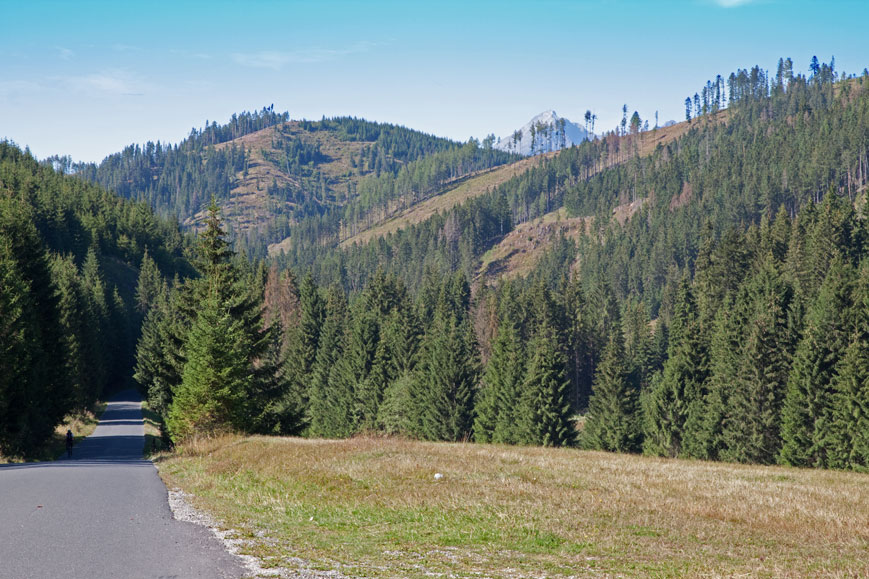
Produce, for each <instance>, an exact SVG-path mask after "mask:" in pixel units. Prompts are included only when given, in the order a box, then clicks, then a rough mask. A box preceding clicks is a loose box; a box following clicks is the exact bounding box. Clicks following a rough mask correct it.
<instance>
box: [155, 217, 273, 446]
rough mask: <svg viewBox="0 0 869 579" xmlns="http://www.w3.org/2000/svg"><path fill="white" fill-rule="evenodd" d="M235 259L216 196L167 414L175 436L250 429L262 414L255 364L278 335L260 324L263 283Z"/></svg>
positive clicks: (201, 247)
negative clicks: (192, 311)
mask: <svg viewBox="0 0 869 579" xmlns="http://www.w3.org/2000/svg"><path fill="white" fill-rule="evenodd" d="M233 258H234V254H233V252H232V250H231V249H230V248H229V245H228V243H227V242H226V240H225V232H224V231H223V229H222V227H221V219H220V215H219V209H218V207H217V204H216V203H215V202H214V200H212V203H211V206H210V207H209V210H208V218H207V220H206V228H205V230H204V231H203V232H202V233H201V234H200V236H199V243H198V253H197V259H196V261H195V264H196V266H197V269H198V270H199V272H200V274H201V275H202V277H201V278H200V279H198V280H196V281H195V283H194V285H193V291H192V294H193V296H194V297H195V300H196V314H195V318H194V321H193V323H192V326H191V329H190V332H189V334H188V336H187V339H186V341H185V344H184V353H185V357H186V361H185V364H184V368H183V371H182V375H181V383H180V385H178V386H177V388H176V390H175V392H174V393H173V400H172V403H171V405H170V408H169V414H168V417H167V427H168V428H169V431H170V433H171V435H172V437H173V439H176V440H178V439H184V438H187V437H189V436H191V435H192V434H194V433H197V432H206V433H207V432H209V431H217V430H222V429H235V430H250V429H251V428H253V427H254V426H255V424H254V417H255V416H257V415H259V414H260V413H261V411H262V409H261V408H255V407H254V405H255V403H256V401H257V400H258V399H259V398H258V396H256V392H258V391H259V390H260V389H261V388H263V384H261V383H259V380H261V379H262V376H261V374H260V373H259V372H258V371H257V365H258V363H259V362H260V361H261V360H262V359H263V357H264V356H265V355H266V354H267V352H268V350H269V347H270V345H271V343H272V341H273V340H272V335H271V334H270V333H269V332H268V331H266V330H265V329H264V324H263V321H262V283H259V282H258V281H257V280H256V279H255V278H254V277H253V275H251V274H253V273H254V272H252V271H247V272H245V271H243V270H241V269H240V265H239V264H238V263H237V262H235V261H234V259H233ZM245 274H247V275H246V276H245Z"/></svg>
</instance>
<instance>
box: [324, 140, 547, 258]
mask: <svg viewBox="0 0 869 579" xmlns="http://www.w3.org/2000/svg"><path fill="white" fill-rule="evenodd" d="M555 154H556V153H547V154H545V155H538V156H535V157H529V158H527V159H522V160H521V161H517V162H515V163H511V164H509V165H505V166H503V167H496V168H494V169H490V170H488V171H485V172H483V173H480V174H479V175H475V176H473V177H471V178H469V179H466V180H463V181H462V182H461V183H459V184H458V185H455V186H450V187H448V188H447V189H445V190H444V191H442V192H441V193H438V194H437V195H435V196H434V197H430V198H428V199H426V200H425V201H423V202H421V203H417V204H416V205H414V206H413V207H411V208H409V209H408V210H406V211H403V212H401V213H399V214H398V215H395V216H393V217H391V218H389V219H388V220H386V221H383V222H381V223H378V224H376V225H375V226H373V227H371V228H369V229H366V230H365V231H362V232H361V233H359V234H358V235H355V236H353V237H349V238H347V239H345V240H344V241H343V242H342V243H341V247H350V246H351V245H353V244H354V243H360V244H364V243H368V242H369V241H371V240H372V239H376V238H378V237H383V236H386V235H388V234H390V233H395V232H396V231H398V230H399V229H402V228H404V227H407V226H409V225H413V224H415V223H422V222H423V221H425V220H426V219H429V218H430V217H432V216H433V215H435V214H436V213H438V212H444V211H449V210H450V209H452V208H453V207H455V206H456V205H460V204H462V203H464V202H465V201H467V200H468V199H472V198H474V197H478V196H480V195H483V194H484V193H486V192H487V191H489V190H491V189H494V188H495V187H497V186H498V185H501V184H503V183H506V182H507V181H509V180H510V179H512V178H513V177H515V176H516V175H519V174H520V173H524V172H525V171H528V170H529V169H531V168H532V167H535V166H537V165H538V164H539V163H540V162H541V160H542V159H543V158H546V157H551V156H553V155H555Z"/></svg>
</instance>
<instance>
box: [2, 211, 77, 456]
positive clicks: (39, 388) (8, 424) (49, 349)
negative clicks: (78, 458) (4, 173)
mask: <svg viewBox="0 0 869 579" xmlns="http://www.w3.org/2000/svg"><path fill="white" fill-rule="evenodd" d="M33 223H34V215H33V212H32V211H30V209H29V208H28V207H27V206H26V205H25V204H23V203H20V202H18V201H17V200H15V199H12V198H9V197H8V196H4V195H0V243H3V244H4V245H5V246H6V248H5V249H4V250H3V251H4V253H5V261H6V262H7V266H6V267H7V270H8V271H10V273H9V274H8V275H9V276H10V277H9V279H10V284H11V285H10V288H9V290H7V291H9V292H10V294H8V295H10V298H11V296H13V295H15V293H16V289H15V286H16V285H17V286H18V289H19V290H20V289H21V288H22V287H26V288H27V290H26V291H27V299H26V300H23V301H22V302H20V303H21V306H22V307H23V308H24V310H23V312H22V313H23V314H24V315H26V316H27V317H28V318H29V320H28V321H27V322H26V324H25V325H26V327H27V328H28V330H29V331H31V332H32V334H31V336H32V340H33V341H32V343H31V344H30V345H32V347H30V348H29V352H30V356H29V359H30V364H28V365H20V371H21V372H22V374H23V378H22V379H21V380H18V381H17V382H16V383H15V384H11V383H8V384H7V392H6V399H5V401H4V402H5V404H6V408H7V413H6V415H5V416H0V449H2V451H3V452H4V454H10V455H22V454H23V455H26V454H28V453H30V452H32V451H34V450H35V449H37V448H38V447H39V445H41V444H42V443H43V442H44V441H45V440H47V439H48V438H49V437H50V436H51V434H52V432H53V431H54V426H55V425H56V424H58V423H59V422H60V421H61V419H62V418H63V416H64V414H65V413H66V412H67V411H68V410H70V392H71V390H72V387H71V385H70V383H69V380H68V378H67V377H66V372H65V366H66V351H65V348H64V341H63V329H62V327H61V325H60V323H59V309H58V307H59V305H58V298H57V293H56V292H57V286H56V285H55V283H54V280H53V279H52V276H51V270H50V265H49V262H48V258H47V256H46V253H45V250H44V247H43V245H42V241H41V239H40V237H39V234H38V232H37V229H36V227H35V226H34V224H33ZM13 261H14V263H15V266H14V268H13V266H12V262H13ZM13 270H14V271H16V272H17V273H11V272H12V271H13ZM16 278H17V279H18V280H19V281H20V283H23V284H24V285H23V286H22V285H20V284H19V283H15V279H16ZM27 302H29V304H28V303H27ZM10 311H11V310H10ZM26 359H27V357H25V358H23V359H22V362H24V361H25V360H26ZM10 374H11V372H10Z"/></svg>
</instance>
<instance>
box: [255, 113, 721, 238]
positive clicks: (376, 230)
mask: <svg viewBox="0 0 869 579" xmlns="http://www.w3.org/2000/svg"><path fill="white" fill-rule="evenodd" d="M726 120H727V112H726V111H722V112H720V113H718V114H717V115H715V116H714V117H712V118H709V119H702V120H699V121H694V122H693V123H692V122H682V123H677V124H674V125H670V126H669V127H664V128H659V129H656V130H653V131H649V132H647V133H641V134H640V135H639V138H638V143H637V149H636V155H640V156H647V155H650V154H651V153H652V152H654V151H655V149H656V148H657V147H658V146H659V145H661V146H664V145H667V144H669V143H672V142H673V141H675V140H676V139H678V138H679V137H681V136H682V135H684V134H685V133H686V132H688V131H689V130H690V129H691V128H693V127H694V126H697V125H699V124H700V123H704V124H708V123H716V124H717V123H724V122H726ZM558 154H559V152H558V151H554V152H551V153H544V154H541V155H537V156H534V157H530V158H527V159H522V160H521V161H516V162H514V163H511V164H509V165H504V166H502V167H497V168H495V169H490V170H488V171H485V172H484V173H482V174H481V175H475V176H472V177H470V178H468V179H467V180H465V181H463V182H462V183H460V184H459V185H456V186H454V187H448V188H446V189H445V190H443V191H442V192H440V193H438V194H437V195H435V196H433V197H431V198H430V199H427V200H425V201H423V202H421V203H418V204H416V205H414V206H413V207H411V208H410V209H408V210H406V211H402V212H401V213H399V214H398V215H395V216H393V217H391V218H390V219H388V220H386V221H383V222H380V223H377V224H376V225H374V226H373V227H371V228H369V229H366V230H364V231H362V232H361V233H359V234H358V235H354V236H352V237H349V238H347V239H345V240H344V241H342V242H341V246H342V247H349V246H351V245H353V244H354V243H367V242H369V241H371V240H372V239H376V238H378V237H383V236H386V235H388V234H390V233H395V232H396V231H398V230H400V229H403V228H405V227H407V226H409V225H413V224H416V223H421V222H423V221H425V220H426V219H429V218H430V217H431V216H432V215H434V214H435V213H437V212H442V213H443V212H446V211H449V210H450V209H452V208H453V207H455V206H457V205H460V204H462V203H464V202H466V201H468V200H469V199H473V198H474V197H478V196H480V195H483V194H485V193H487V192H488V191H491V190H492V189H494V188H496V187H498V186H500V185H503V184H504V183H506V182H507V181H509V180H510V179H512V178H513V177H516V176H517V175H520V174H522V173H525V172H526V171H529V170H530V169H532V168H534V167H537V166H538V165H540V163H541V162H543V161H544V160H545V159H551V158H552V157H554V156H555V155H558ZM625 160H629V159H628V158H626V159H625ZM621 162H623V161H622V160H619V159H617V158H614V159H612V160H611V161H610V162H609V163H608V164H607V165H606V166H605V167H601V169H603V168H606V167H611V166H613V165H615V164H618V163H621ZM595 172H596V171H595ZM555 218H556V215H555V212H553V214H552V215H551V216H549V217H548V218H547V219H548V220H550V221H551V220H554V219H555ZM507 243H508V244H509V243H510V242H509V241H508V242H507ZM285 247H286V246H285V245H284V246H281V245H279V244H275V245H273V246H270V247H269V253H272V254H276V253H278V252H279V251H280V250H281V249H283V248H285Z"/></svg>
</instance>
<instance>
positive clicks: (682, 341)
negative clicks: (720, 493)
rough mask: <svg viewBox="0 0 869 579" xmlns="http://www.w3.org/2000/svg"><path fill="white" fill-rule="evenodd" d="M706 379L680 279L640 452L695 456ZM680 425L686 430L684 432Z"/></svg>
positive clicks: (687, 289) (689, 296) (704, 357)
mask: <svg viewBox="0 0 869 579" xmlns="http://www.w3.org/2000/svg"><path fill="white" fill-rule="evenodd" d="M707 377H708V347H707V344H706V343H705V339H704V337H703V335H702V333H701V332H700V326H699V323H698V312H697V306H696V304H695V302H694V295H693V292H692V290H691V286H690V283H689V281H688V279H687V278H683V279H682V282H681V283H680V286H679V292H678V296H677V303H676V310H675V312H674V314H673V322H672V325H671V329H670V345H669V350H668V358H667V361H666V362H665V364H664V369H663V372H662V374H661V378H660V379H659V380H657V381H656V382H655V384H654V385H653V387H652V388H651V390H650V392H649V395H648V396H647V397H646V398H645V401H646V408H645V419H644V432H645V438H644V441H643V450H644V452H646V453H647V454H654V455H662V456H671V457H673V456H680V455H683V454H690V453H691V452H692V451H693V452H695V453H699V452H701V451H700V449H699V448H696V447H699V441H700V438H701V437H700V435H699V434H700V431H701V430H702V423H703V416H704V402H705V400H704V397H705V382H706V379H707ZM686 424H688V425H689V427H690V429H688V430H687V431H686ZM686 434H687V435H688V437H689V438H688V440H687V441H686V440H685V437H686ZM685 442H687V443H688V447H687V448H686V445H685ZM695 443H698V444H695ZM692 445H694V446H695V448H692Z"/></svg>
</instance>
